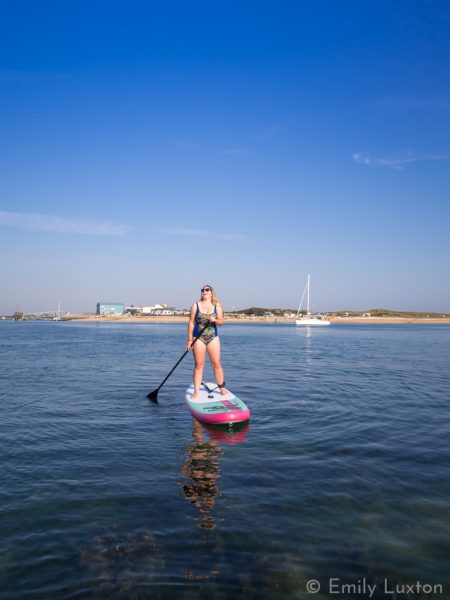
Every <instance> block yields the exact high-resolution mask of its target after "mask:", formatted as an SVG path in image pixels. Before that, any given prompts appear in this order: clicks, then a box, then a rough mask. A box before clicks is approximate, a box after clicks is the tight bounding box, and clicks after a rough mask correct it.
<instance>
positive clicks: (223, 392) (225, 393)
mask: <svg viewBox="0 0 450 600" xmlns="http://www.w3.org/2000/svg"><path fill="white" fill-rule="evenodd" d="M220 393H221V395H222V396H227V395H228V390H226V389H225V388H220Z"/></svg>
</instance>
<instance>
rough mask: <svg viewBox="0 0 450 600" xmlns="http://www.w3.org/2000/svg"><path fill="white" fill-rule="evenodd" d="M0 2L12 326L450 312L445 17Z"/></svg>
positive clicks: (294, 6) (1, 302) (2, 230)
mask: <svg viewBox="0 0 450 600" xmlns="http://www.w3.org/2000/svg"><path fill="white" fill-rule="evenodd" d="M0 6H1V22H2V31H1V35H0V131H1V136H0V253H1V257H2V258H1V264H0V278H1V293H0V314H2V313H3V314H8V313H10V312H12V311H14V310H16V309H20V310H25V311H31V310H46V309H50V308H55V307H56V306H57V304H58V300H59V299H61V303H62V308H63V309H65V310H72V311H93V310H94V309H95V304H96V302H97V301H99V300H105V301H114V302H124V303H127V304H135V305H138V304H143V305H149V304H154V303H156V302H165V303H168V304H173V305H175V306H179V307H181V306H188V305H190V304H191V302H192V301H194V300H195V299H196V298H197V297H198V293H199V290H200V287H201V285H202V284H203V283H205V282H208V283H211V284H213V285H214V286H215V287H216V289H217V291H218V293H219V296H220V298H221V299H222V302H223V304H224V307H225V308H226V309H231V308H233V307H234V308H245V307H247V306H252V305H257V306H272V307H297V305H298V302H299V299H300V296H301V293H302V291H303V288H304V285H305V281H306V277H307V274H308V273H311V276H312V302H313V308H316V309H319V310H333V309H368V308H375V307H388V308H392V309H408V310H430V311H446V312H450V276H449V275H450V272H449V271H450V269H449V256H450V236H449V234H448V230H449V221H450V219H449V217H450V202H449V200H450V199H449V190H450V132H449V124H450V82H449V72H450V60H449V56H450V53H449V44H450V42H449V30H450V8H449V5H448V2H440V1H436V2H434V1H431V0H430V1H428V2H425V1H420V2H416V1H414V0H411V1H397V2H388V1H369V0H368V1H366V2H360V1H348V2H347V1H346V2H340V3H338V2H334V1H329V2H325V1H320V0H318V1H317V2H299V1H295V2H272V1H266V2H264V1H262V2H261V1H259V2H233V1H230V2H226V3H225V2H224V3H212V2H190V3H187V2H176V1H173V2H171V1H170V0H165V1H158V2H156V1H154V2H153V1H147V2H136V1H130V2H128V3H124V2H115V1H108V2H100V1H99V2H84V1H78V2H76V3H62V2H56V1H47V2H45V1H43V2H39V3H37V2H31V1H30V2H20V3H15V4H13V3H7V2H2V3H1V4H0Z"/></svg>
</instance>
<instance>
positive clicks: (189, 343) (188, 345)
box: [186, 340, 194, 352]
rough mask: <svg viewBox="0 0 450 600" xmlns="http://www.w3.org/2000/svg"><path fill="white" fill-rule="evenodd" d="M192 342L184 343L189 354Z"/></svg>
mask: <svg viewBox="0 0 450 600" xmlns="http://www.w3.org/2000/svg"><path fill="white" fill-rule="evenodd" d="M193 342H194V340H188V341H187V342H186V351H187V352H189V351H190V350H191V348H192V344H193Z"/></svg>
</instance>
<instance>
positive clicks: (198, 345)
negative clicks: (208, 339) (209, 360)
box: [192, 340, 206, 400]
mask: <svg viewBox="0 0 450 600" xmlns="http://www.w3.org/2000/svg"><path fill="white" fill-rule="evenodd" d="M192 351H193V352H194V361H195V367H194V394H193V396H192V399H193V400H196V399H197V398H198V391H199V389H200V386H201V384H202V376H203V367H204V366H205V355H206V346H205V344H204V343H203V342H202V341H201V340H197V341H196V342H195V344H194V347H193V348H192Z"/></svg>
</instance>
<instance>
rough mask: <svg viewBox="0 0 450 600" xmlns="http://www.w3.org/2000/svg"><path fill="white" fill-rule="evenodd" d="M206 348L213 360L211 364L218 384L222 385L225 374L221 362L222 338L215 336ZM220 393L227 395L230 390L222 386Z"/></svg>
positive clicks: (210, 358)
mask: <svg viewBox="0 0 450 600" xmlns="http://www.w3.org/2000/svg"><path fill="white" fill-rule="evenodd" d="M206 349H207V351H208V356H209V360H210V361H211V366H212V368H213V369H214V375H215V376H216V383H217V385H221V384H222V383H223V382H224V374H223V369H222V365H221V364H220V339H219V338H218V337H215V338H214V339H213V340H212V341H211V342H209V344H208V345H207V346H206ZM220 393H221V394H222V395H223V396H225V394H228V391H227V390H226V389H225V388H220Z"/></svg>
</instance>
